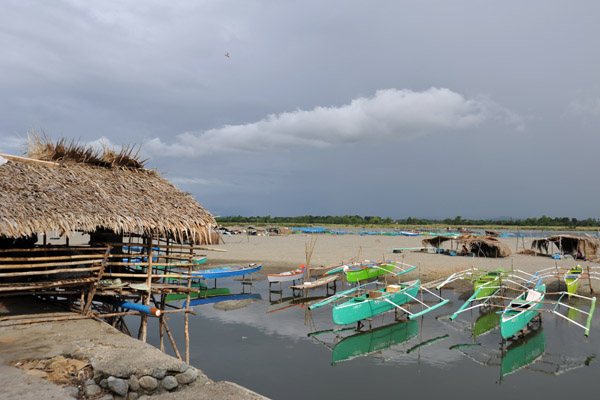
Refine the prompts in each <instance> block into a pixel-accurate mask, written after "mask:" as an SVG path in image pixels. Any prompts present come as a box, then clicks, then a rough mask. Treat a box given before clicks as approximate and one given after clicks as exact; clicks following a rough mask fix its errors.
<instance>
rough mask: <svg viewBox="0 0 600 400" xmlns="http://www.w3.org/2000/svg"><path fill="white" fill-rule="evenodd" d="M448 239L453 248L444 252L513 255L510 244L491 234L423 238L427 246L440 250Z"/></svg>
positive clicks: (498, 255) (485, 255) (482, 255)
mask: <svg viewBox="0 0 600 400" xmlns="http://www.w3.org/2000/svg"><path fill="white" fill-rule="evenodd" d="M448 240H449V241H450V243H451V248H450V250H449V251H444V253H449V254H451V255H474V256H476V257H492V258H497V257H508V256H509V255H511V251H510V248H509V247H508V245H507V244H506V243H503V242H501V241H500V240H498V239H497V238H495V237H491V236H475V235H473V234H470V233H467V234H463V235H460V236H456V237H452V236H433V237H430V238H427V239H423V240H422V243H423V246H425V247H435V248H437V249H438V250H439V249H440V246H441V244H442V243H444V242H445V241H448ZM454 244H455V245H454ZM465 249H466V251H465Z"/></svg>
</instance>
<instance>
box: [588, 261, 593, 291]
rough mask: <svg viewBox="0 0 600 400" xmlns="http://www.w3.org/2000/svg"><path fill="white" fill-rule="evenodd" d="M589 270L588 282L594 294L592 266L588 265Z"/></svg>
mask: <svg viewBox="0 0 600 400" xmlns="http://www.w3.org/2000/svg"><path fill="white" fill-rule="evenodd" d="M587 270H588V282H589V284H590V293H592V294H594V289H592V274H591V272H590V266H589V265H588V266H587Z"/></svg>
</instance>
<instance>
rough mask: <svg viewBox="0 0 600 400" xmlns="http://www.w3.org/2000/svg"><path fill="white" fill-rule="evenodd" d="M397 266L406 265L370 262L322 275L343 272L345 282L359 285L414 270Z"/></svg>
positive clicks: (397, 262)
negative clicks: (381, 277)
mask: <svg viewBox="0 0 600 400" xmlns="http://www.w3.org/2000/svg"><path fill="white" fill-rule="evenodd" d="M398 264H403V265H407V264H404V263H401V262H399V261H385V262H382V263H374V262H372V261H368V260H367V261H363V262H361V263H356V264H350V265H342V266H341V267H338V268H335V269H332V270H330V271H327V272H326V273H325V274H324V275H329V274H334V273H336V272H340V271H343V272H344V274H346V281H348V282H356V283H360V282H361V281H366V280H368V279H372V278H377V277H379V276H382V275H385V274H390V273H395V274H394V276H398V275H402V274H405V273H407V272H410V271H412V270H414V269H415V268H417V267H415V266H412V265H411V266H410V269H408V270H406V269H404V268H402V267H399V266H398Z"/></svg>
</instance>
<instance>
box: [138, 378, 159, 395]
mask: <svg viewBox="0 0 600 400" xmlns="http://www.w3.org/2000/svg"><path fill="white" fill-rule="evenodd" d="M138 381H139V383H140V387H141V388H142V389H144V390H147V391H149V392H152V391H154V390H156V388H157V387H158V381H157V380H156V379H155V378H153V377H151V376H148V375H145V376H142V377H141V378H140V379H138Z"/></svg>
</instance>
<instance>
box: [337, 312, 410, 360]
mask: <svg viewBox="0 0 600 400" xmlns="http://www.w3.org/2000/svg"><path fill="white" fill-rule="evenodd" d="M418 333H419V324H418V323H417V321H415V320H410V321H402V322H398V323H394V324H391V325H386V326H382V327H379V328H375V329H372V330H369V331H365V332H359V333H356V334H354V335H352V336H348V337H345V338H344V339H342V340H341V341H340V342H338V343H337V344H336V345H335V346H334V347H333V354H332V356H331V364H332V365H335V364H336V363H338V362H340V361H345V360H351V359H353V358H356V357H362V356H365V355H369V354H371V353H375V352H378V351H381V350H385V349H387V348H389V347H391V346H393V345H396V344H400V343H404V342H407V341H409V340H410V339H412V338H414V337H416V336H417V334H418Z"/></svg>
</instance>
